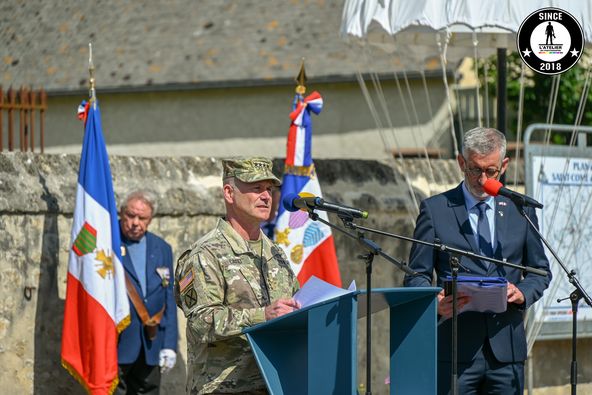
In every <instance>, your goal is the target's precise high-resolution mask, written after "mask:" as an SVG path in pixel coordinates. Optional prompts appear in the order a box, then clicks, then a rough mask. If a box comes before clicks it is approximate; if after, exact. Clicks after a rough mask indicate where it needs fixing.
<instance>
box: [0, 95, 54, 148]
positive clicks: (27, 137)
mask: <svg viewBox="0 0 592 395" xmlns="http://www.w3.org/2000/svg"><path fill="white" fill-rule="evenodd" d="M46 110H47V94H46V93H45V91H44V90H43V89H40V90H38V91H35V90H32V89H29V88H28V87H21V88H20V89H18V90H15V89H13V88H12V87H11V88H9V89H8V90H7V91H6V92H5V91H4V89H3V88H2V86H1V85H0V152H2V151H4V143H5V138H4V130H5V129H4V126H5V124H6V131H7V137H6V145H7V147H8V151H14V150H15V130H17V127H18V143H19V148H20V150H21V151H22V152H26V151H29V150H30V151H31V152H35V125H36V119H38V125H39V150H40V151H41V153H43V150H44V146H45V141H44V140H45V111H46ZM5 115H6V121H4V116H5Z"/></svg>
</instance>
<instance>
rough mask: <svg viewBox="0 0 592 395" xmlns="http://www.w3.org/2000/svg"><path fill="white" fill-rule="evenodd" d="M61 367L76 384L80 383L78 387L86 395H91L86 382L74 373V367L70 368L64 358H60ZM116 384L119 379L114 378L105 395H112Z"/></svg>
mask: <svg viewBox="0 0 592 395" xmlns="http://www.w3.org/2000/svg"><path fill="white" fill-rule="evenodd" d="M62 367H63V368H64V369H66V370H67V371H68V373H70V375H71V376H72V377H74V378H75V379H76V381H78V383H80V385H81V386H82V387H83V388H84V389H85V390H86V393H87V394H92V392H91V390H90V388H89V387H88V384H87V383H86V381H84V379H83V378H82V376H81V375H80V374H79V373H78V372H77V371H76V369H74V366H72V365H70V364H69V363H68V362H66V361H65V360H64V358H62ZM118 384H119V377H118V376H115V379H114V380H113V381H112V382H111V385H110V386H109V389H108V390H107V391H108V392H107V393H108V394H109V395H112V394H113V393H114V392H115V389H116V388H117V385H118Z"/></svg>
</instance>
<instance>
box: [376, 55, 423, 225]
mask: <svg viewBox="0 0 592 395" xmlns="http://www.w3.org/2000/svg"><path fill="white" fill-rule="evenodd" d="M364 56H365V59H364V60H365V62H366V64H368V65H369V64H370V62H369V60H368V59H369V58H368V56H367V53H366V52H364ZM370 76H371V79H372V83H373V85H374V90H375V93H376V95H377V96H378V101H379V103H380V106H381V108H382V111H383V113H384V116H385V118H386V121H387V126H388V128H389V130H390V131H391V136H392V138H393V140H394V142H395V147H396V148H397V158H398V162H399V165H400V167H401V170H402V172H403V175H404V178H405V182H406V184H407V188H408V189H409V194H410V195H411V200H412V202H413V208H414V211H412V210H410V211H409V215H410V219H411V223H412V224H415V217H416V216H417V215H418V214H419V202H418V201H417V197H416V196H415V192H414V191H413V184H412V183H411V179H410V178H409V171H408V169H407V164H406V162H405V160H404V159H403V153H402V152H401V145H400V144H399V141H398V139H397V135H396V133H395V129H394V126H393V122H392V120H391V116H390V112H389V109H388V106H387V103H386V97H385V96H384V90H383V89H382V85H381V84H380V79H379V78H378V74H377V73H370ZM391 152H392V151H391ZM413 214H415V215H413Z"/></svg>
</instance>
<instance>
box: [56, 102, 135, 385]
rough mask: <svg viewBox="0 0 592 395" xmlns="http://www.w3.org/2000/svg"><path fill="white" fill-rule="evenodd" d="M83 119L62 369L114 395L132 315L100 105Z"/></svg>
mask: <svg viewBox="0 0 592 395" xmlns="http://www.w3.org/2000/svg"><path fill="white" fill-rule="evenodd" d="M81 112H82V113H83V114H81ZM79 118H80V119H83V120H84V121H85V130H84V142H83V144H82V154H81V157H80V169H79V173H78V186H77V190H76V205H75V208H74V221H73V224H72V237H71V240H72V242H71V244H70V257H69V261H68V277H67V288H66V302H65V308H64V322H63V330H62V366H63V367H64V368H66V370H68V372H70V374H71V375H72V376H74V377H75V378H76V379H77V380H78V381H79V382H80V384H81V385H82V386H83V387H84V388H85V389H86V390H87V392H88V393H89V394H111V393H113V391H114V390H115V388H116V387H117V383H118V381H119V380H118V367H117V339H118V336H119V333H120V332H121V331H122V330H123V329H125V327H126V326H127V325H129V322H130V315H129V314H130V310H129V302H128V297H127V294H126V289H125V278H124V272H123V266H122V264H121V240H120V233H119V232H120V231H119V223H118V220H117V208H116V204H115V196H114V194H113V184H112V179H111V169H110V167H109V157H108V156H107V149H106V147H105V141H104V140H103V132H102V127H101V113H100V111H99V105H98V103H97V102H96V100H94V101H91V104H90V105H88V104H86V105H84V103H83V105H81V108H80V109H79Z"/></svg>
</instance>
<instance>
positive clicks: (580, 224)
mask: <svg viewBox="0 0 592 395" xmlns="http://www.w3.org/2000/svg"><path fill="white" fill-rule="evenodd" d="M591 72H592V69H591V68H590V67H588V69H587V71H586V79H585V81H584V86H583V87H582V94H581V96H580V102H579V104H578V110H577V113H576V120H575V123H574V129H573V131H572V138H571V140H570V146H573V145H574V144H575V141H576V138H575V137H574V136H577V128H578V127H579V126H580V124H581V121H582V117H583V114H584V109H585V106H586V102H587V98H588V92H589V90H590V83H591ZM566 159H567V160H566V163H565V167H564V170H563V174H567V172H568V170H569V164H570V159H571V158H570V156H569V154H568V157H567V158H566ZM565 183H566V178H565V177H563V178H562V181H561V184H560V186H559V192H558V196H559V200H558V202H557V204H556V205H555V207H554V210H553V213H552V215H551V220H550V221H549V226H548V229H553V227H554V225H555V220H556V217H557V213H558V211H559V202H560V201H561V199H562V198H563V196H565V195H566V194H564V193H563V188H564V187H565ZM583 184H584V178H582V181H581V182H580V185H579V186H578V190H577V191H576V194H575V196H574V197H573V198H572V200H571V201H569V202H567V203H568V206H569V213H568V215H567V219H566V221H567V223H572V222H573V223H575V224H576V225H575V226H574V227H573V228H572V230H571V231H570V232H567V231H566V232H562V233H561V237H560V239H559V241H558V243H557V247H556V249H557V250H558V251H559V250H560V249H561V248H562V247H563V245H564V242H565V237H566V236H567V235H568V234H579V236H578V237H577V238H574V239H573V240H572V241H571V243H570V245H569V246H567V250H568V251H570V252H569V253H568V256H567V257H565V260H566V261H568V262H569V261H571V260H572V259H571V258H572V256H573V255H574V254H575V250H576V246H577V245H578V244H577V240H576V239H578V240H579V238H580V237H581V235H582V234H584V232H583V229H584V227H585V226H587V225H588V224H587V219H588V218H589V215H588V209H589V207H590V202H591V199H592V194H588V197H587V199H586V203H585V205H584V210H583V212H580V213H575V208H576V206H577V205H576V204H575V202H576V201H579V200H581V199H580V194H581V193H582V191H583ZM578 220H580V221H578ZM546 236H547V237H548V233H547V235H546ZM577 269H579V268H578V267H576V270H577ZM556 290H557V286H554V287H551V289H550V292H551V298H548V301H547V303H546V304H545V306H548V305H549V304H550V303H551V301H552V300H553V298H554V297H555V294H556ZM536 334H538V331H537V332H536Z"/></svg>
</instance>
